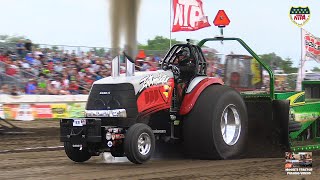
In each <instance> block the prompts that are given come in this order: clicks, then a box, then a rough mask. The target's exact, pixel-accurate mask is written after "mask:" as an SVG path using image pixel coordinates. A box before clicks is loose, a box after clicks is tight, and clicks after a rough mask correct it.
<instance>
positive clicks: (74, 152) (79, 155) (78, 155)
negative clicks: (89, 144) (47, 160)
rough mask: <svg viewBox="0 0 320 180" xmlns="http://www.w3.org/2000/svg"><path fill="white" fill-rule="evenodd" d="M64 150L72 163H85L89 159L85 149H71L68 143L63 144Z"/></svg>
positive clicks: (89, 155)
mask: <svg viewBox="0 0 320 180" xmlns="http://www.w3.org/2000/svg"><path fill="white" fill-rule="evenodd" d="M64 150H65V152H66V154H67V156H68V157H69V159H71V160H72V161H74V162H85V161H88V160H89V159H90V158H91V154H90V153H89V151H88V149H87V148H83V149H82V150H80V149H79V148H75V147H72V144H71V143H70V142H64Z"/></svg>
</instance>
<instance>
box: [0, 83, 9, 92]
mask: <svg viewBox="0 0 320 180" xmlns="http://www.w3.org/2000/svg"><path fill="white" fill-rule="evenodd" d="M0 94H10V90H9V85H8V84H4V85H2V86H1V88H0Z"/></svg>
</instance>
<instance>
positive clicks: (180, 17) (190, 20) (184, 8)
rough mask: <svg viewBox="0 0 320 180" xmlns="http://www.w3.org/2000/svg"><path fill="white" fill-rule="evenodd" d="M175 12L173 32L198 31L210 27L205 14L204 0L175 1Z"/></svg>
mask: <svg viewBox="0 0 320 180" xmlns="http://www.w3.org/2000/svg"><path fill="white" fill-rule="evenodd" d="M173 11H174V19H173V27H172V32H177V31H196V30H198V29H201V28H205V27H209V26H210V24H209V21H208V17H207V16H205V15H204V12H203V8H202V0H173Z"/></svg>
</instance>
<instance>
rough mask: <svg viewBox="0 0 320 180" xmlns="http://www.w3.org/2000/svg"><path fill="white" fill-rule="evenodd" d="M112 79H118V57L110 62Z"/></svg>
mask: <svg viewBox="0 0 320 180" xmlns="http://www.w3.org/2000/svg"><path fill="white" fill-rule="evenodd" d="M111 68H112V74H111V75H112V77H119V76H120V56H116V57H115V58H114V59H113V60H112V67H111Z"/></svg>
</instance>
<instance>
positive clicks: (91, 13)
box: [0, 0, 320, 67]
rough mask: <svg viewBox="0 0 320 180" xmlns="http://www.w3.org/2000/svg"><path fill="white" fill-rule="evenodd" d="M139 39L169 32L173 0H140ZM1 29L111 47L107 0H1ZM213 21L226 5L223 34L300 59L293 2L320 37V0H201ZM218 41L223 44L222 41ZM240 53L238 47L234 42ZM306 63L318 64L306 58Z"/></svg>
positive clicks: (212, 31)
mask: <svg viewBox="0 0 320 180" xmlns="http://www.w3.org/2000/svg"><path fill="white" fill-rule="evenodd" d="M141 1H142V3H141V7H140V13H139V25H138V27H139V29H138V41H139V42H140V43H146V41H147V40H148V39H151V38H153V37H154V36H156V35H162V36H165V37H169V31H170V21H169V17H170V15H169V14H170V0H141ZM0 3H1V4H0V23H1V26H0V34H8V35H24V36H27V37H28V38H30V39H31V40H32V41H33V42H35V43H44V44H64V45H84V46H103V47H110V33H109V32H110V19H109V17H108V11H109V9H108V8H109V3H108V0H0ZM203 3H204V13H205V14H206V15H207V16H208V17H209V20H210V23H211V24H212V21H213V19H214V17H215V15H216V13H217V11H218V10H219V9H224V10H225V11H226V13H227V14H228V16H229V18H230V20H231V23H230V25H229V26H228V27H227V28H226V29H225V36H234V37H240V38H242V39H243V40H244V41H245V42H247V44H248V45H249V46H251V47H252V49H253V50H254V51H256V52H257V53H258V54H263V53H270V52H275V53H276V54H278V55H280V56H281V57H283V58H286V57H290V58H292V59H293V60H294V62H295V65H297V64H298V61H299V59H300V48H301V45H300V29H299V28H298V27H297V26H296V25H294V24H293V23H292V22H291V21H290V19H289V10H290V7H291V6H309V8H310V11H311V19H310V21H309V22H308V23H307V24H306V25H305V26H304V29H306V30H308V31H309V32H311V33H313V34H314V35H315V36H318V37H320V25H319V21H320V1H319V0H265V1H257V0H236V1H235V0H203ZM218 33H219V30H218V28H216V27H214V26H211V27H209V28H205V29H202V30H199V31H195V32H176V33H172V37H173V38H175V39H177V40H185V39H186V38H191V39H197V40H200V39H202V38H206V37H214V36H215V35H217V34H218ZM218 46H221V45H220V44H219V43H218V44H217V48H216V49H218V50H219V48H218ZM233 51H234V52H235V53H241V50H240V48H239V49H238V48H234V49H233ZM308 64H309V65H308V67H311V66H320V65H319V64H316V63H308Z"/></svg>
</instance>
